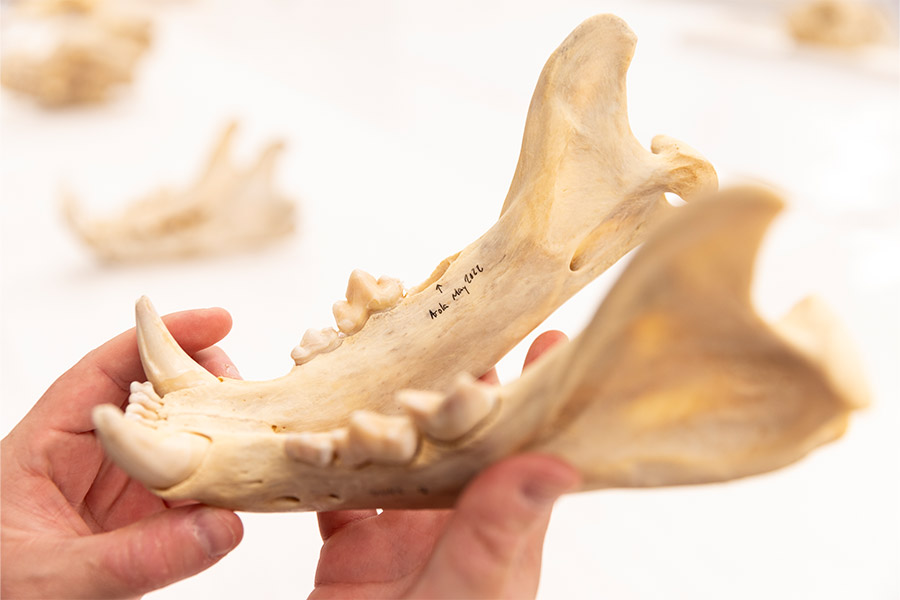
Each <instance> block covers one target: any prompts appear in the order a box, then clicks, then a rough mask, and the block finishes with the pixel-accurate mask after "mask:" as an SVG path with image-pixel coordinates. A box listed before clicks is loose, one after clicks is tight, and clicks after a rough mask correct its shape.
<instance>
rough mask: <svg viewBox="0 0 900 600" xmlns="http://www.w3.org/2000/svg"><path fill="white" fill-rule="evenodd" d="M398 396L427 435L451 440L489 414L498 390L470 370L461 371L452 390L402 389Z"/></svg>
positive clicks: (469, 429)
mask: <svg viewBox="0 0 900 600" xmlns="http://www.w3.org/2000/svg"><path fill="white" fill-rule="evenodd" d="M397 399H398V400H399V401H400V403H401V404H402V405H403V407H404V408H406V410H407V412H408V413H409V414H410V415H411V416H412V418H413V419H414V420H415V422H416V425H417V426H418V428H419V429H420V430H422V431H423V432H424V433H425V434H426V435H428V436H429V437H431V438H434V439H436V440H439V441H442V442H451V441H453V440H456V439H458V438H460V437H462V436H463V435H465V434H466V433H468V432H469V431H471V430H472V429H473V428H474V427H475V426H476V425H478V423H480V422H481V421H482V420H483V419H484V418H485V417H487V415H488V414H489V413H490V412H491V410H492V409H493V408H494V405H495V404H496V403H497V393H496V391H495V390H494V388H492V387H491V386H489V385H487V384H484V383H481V382H479V381H476V380H475V378H473V377H472V376H471V375H469V374H468V373H460V374H459V375H457V377H456V381H455V382H454V384H453V389H452V390H451V391H450V393H449V394H439V393H437V392H432V391H424V390H400V391H399V392H397Z"/></svg>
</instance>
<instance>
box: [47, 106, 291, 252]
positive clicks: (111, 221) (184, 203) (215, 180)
mask: <svg viewBox="0 0 900 600" xmlns="http://www.w3.org/2000/svg"><path fill="white" fill-rule="evenodd" d="M236 128H237V124H236V123H231V124H230V125H229V126H228V127H227V128H226V129H225V131H224V132H223V133H222V136H221V137H220V139H219V141H218V142H217V144H216V146H215V149H214V151H213V152H212V156H211V158H210V160H209V162H208V164H207V166H206V168H205V170H204V172H203V175H202V176H201V177H200V178H199V180H198V181H197V182H195V183H194V184H192V185H191V186H189V187H187V188H185V189H184V190H181V191H175V192H172V191H169V190H165V189H163V190H159V191H157V192H156V193H154V194H152V195H150V196H148V197H147V198H144V199H142V200H140V201H138V202H136V203H135V204H132V205H131V206H129V207H127V208H126V209H125V210H124V211H122V212H121V213H120V214H118V215H114V216H112V217H110V218H107V219H89V218H88V217H87V216H85V215H84V214H83V210H82V209H81V207H80V206H79V204H78V201H77V200H76V199H75V198H74V197H73V196H71V195H66V196H65V197H64V199H63V209H64V211H63V212H64V216H65V218H66V221H67V222H68V224H69V225H70V227H71V228H72V230H73V231H74V232H75V233H76V234H77V235H78V237H79V238H81V240H82V241H83V242H85V243H86V244H87V245H88V246H89V247H90V248H91V249H92V250H93V251H94V252H95V253H96V254H97V256H98V257H100V258H101V259H103V260H106V261H111V262H132V261H134V262H137V261H150V260H171V259H178V258H185V257H192V256H199V255H205V254H221V253H226V252H233V251H235V250H240V249H246V248H252V247H258V246H262V245H265V244H268V243H271V242H272V241H273V240H276V239H278V238H279V237H281V236H284V235H287V234H288V233H290V232H292V231H293V229H294V205H293V203H292V202H291V201H289V200H287V199H285V198H284V197H283V196H281V195H280V194H278V193H277V191H276V190H275V189H274V186H273V184H272V176H273V171H274V168H275V162H276V159H277V158H278V156H279V155H280V154H281V152H282V148H283V146H282V144H281V143H280V142H275V143H272V144H270V145H269V146H268V147H266V148H265V149H264V150H263V152H262V153H261V155H260V157H259V159H258V160H257V161H256V163H255V164H253V165H251V166H250V167H249V168H237V167H236V166H235V165H233V164H232V161H231V159H230V153H231V144H232V139H233V138H234V132H235V130H236Z"/></svg>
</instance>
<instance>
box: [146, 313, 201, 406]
mask: <svg viewBox="0 0 900 600" xmlns="http://www.w3.org/2000/svg"><path fill="white" fill-rule="evenodd" d="M135 316H136V318H137V340H138V350H139V351H140V354H141V363H142V364H143V365H144V373H145V374H146V375H147V379H149V380H150V382H151V383H152V384H153V388H154V389H155V390H156V392H157V393H158V394H159V395H160V396H165V395H166V394H168V393H169V392H174V391H176V390H182V389H185V388H190V387H195V386H198V385H204V384H207V383H215V382H217V381H218V378H216V377H215V376H214V375H213V374H212V373H210V372H209V371H207V370H206V369H204V368H203V367H201V366H200V365H198V364H197V363H196V361H194V359H192V358H191V357H190V356H188V355H187V353H186V352H185V351H184V350H182V349H181V346H179V345H178V342H176V341H175V338H173V337H172V334H171V333H169V330H168V329H166V326H165V324H164V323H163V322H162V319H160V318H159V315H158V314H156V310H155V309H154V308H153V305H152V304H150V300H149V299H148V298H147V297H146V296H143V297H142V298H141V299H140V300H138V302H137V305H136V306H135Z"/></svg>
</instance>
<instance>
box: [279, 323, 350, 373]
mask: <svg viewBox="0 0 900 600" xmlns="http://www.w3.org/2000/svg"><path fill="white" fill-rule="evenodd" d="M343 341H344V338H343V337H342V336H341V335H340V334H339V333H338V332H337V331H335V330H334V329H332V328H330V327H326V328H325V329H307V330H306V333H304V334H303V339H301V340H300V345H298V346H297V347H296V348H294V349H293V350H292V351H291V358H293V359H294V364H297V365H302V364H304V363H307V362H309V361H311V360H312V359H313V358H315V357H316V356H318V355H319V354H324V353H326V352H331V351H332V350H334V349H336V348H337V347H338V346H340V345H341V342H343Z"/></svg>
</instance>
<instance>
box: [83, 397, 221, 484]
mask: <svg viewBox="0 0 900 600" xmlns="http://www.w3.org/2000/svg"><path fill="white" fill-rule="evenodd" d="M93 421H94V426H95V427H96V433H97V436H98V437H99V438H100V441H101V442H102V443H103V447H104V448H106V451H107V452H108V453H109V455H110V458H112V459H113V461H115V463H116V464H117V465H119V466H121V467H122V469H124V470H125V472H126V473H128V475H130V476H131V477H133V478H135V479H137V480H138V481H140V482H141V483H143V484H144V485H146V486H147V487H149V488H153V489H160V490H162V489H166V488H168V487H170V486H172V485H175V484H176V483H179V482H181V481H183V480H184V479H185V478H187V477H188V476H189V475H190V474H191V473H193V472H194V471H195V470H196V469H197V467H198V466H199V465H200V462H201V461H202V460H203V456H204V454H205V453H206V450H207V449H208V447H209V444H210V441H209V439H207V438H206V437H203V436H201V435H197V434H193V433H188V432H174V433H162V432H160V431H159V430H154V429H150V428H148V427H146V426H145V425H142V424H141V423H138V422H135V421H133V420H129V419H126V418H125V416H124V415H123V414H122V411H120V410H119V409H118V408H116V407H115V406H113V405H111V404H101V405H99V406H97V407H95V408H94V411H93Z"/></svg>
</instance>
